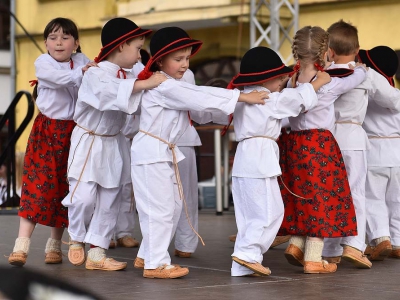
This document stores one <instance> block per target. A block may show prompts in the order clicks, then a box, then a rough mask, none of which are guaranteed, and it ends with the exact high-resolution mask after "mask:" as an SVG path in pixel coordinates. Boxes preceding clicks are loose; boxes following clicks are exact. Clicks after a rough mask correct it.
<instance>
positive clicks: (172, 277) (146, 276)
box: [143, 271, 189, 279]
mask: <svg viewBox="0 0 400 300" xmlns="http://www.w3.org/2000/svg"><path fill="white" fill-rule="evenodd" d="M187 274H189V271H187V272H185V274H183V275H176V276H170V277H157V276H151V275H145V274H143V277H144V278H151V279H175V278H180V277H183V276H186V275H187Z"/></svg>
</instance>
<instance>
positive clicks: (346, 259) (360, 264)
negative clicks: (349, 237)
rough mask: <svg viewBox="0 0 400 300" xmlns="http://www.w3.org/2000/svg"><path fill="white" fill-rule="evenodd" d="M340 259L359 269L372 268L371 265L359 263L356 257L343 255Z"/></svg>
mask: <svg viewBox="0 0 400 300" xmlns="http://www.w3.org/2000/svg"><path fill="white" fill-rule="evenodd" d="M342 258H343V259H344V260H345V261H348V262H351V263H352V264H353V265H355V266H356V267H357V268H359V269H371V267H372V264H371V265H369V264H365V263H364V262H362V261H359V260H358V259H357V258H356V257H353V256H347V255H343V256H342Z"/></svg>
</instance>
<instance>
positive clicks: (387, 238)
mask: <svg viewBox="0 0 400 300" xmlns="http://www.w3.org/2000/svg"><path fill="white" fill-rule="evenodd" d="M383 241H390V237H389V236H382V237H380V238H377V239H374V242H375V246H377V245H378V244H380V243H382V242H383Z"/></svg>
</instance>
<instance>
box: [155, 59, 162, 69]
mask: <svg viewBox="0 0 400 300" xmlns="http://www.w3.org/2000/svg"><path fill="white" fill-rule="evenodd" d="M156 64H157V66H158V67H159V68H161V67H162V60H161V59H159V60H157V61H156Z"/></svg>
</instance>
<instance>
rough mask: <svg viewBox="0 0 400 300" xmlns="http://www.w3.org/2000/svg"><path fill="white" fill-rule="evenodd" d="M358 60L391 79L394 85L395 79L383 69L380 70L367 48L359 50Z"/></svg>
mask: <svg viewBox="0 0 400 300" xmlns="http://www.w3.org/2000/svg"><path fill="white" fill-rule="evenodd" d="M357 58H358V62H360V63H363V64H365V65H366V66H367V67H369V68H372V69H374V70H375V71H376V72H378V73H379V74H381V75H382V76H383V77H385V78H386V79H387V81H389V84H390V85H391V86H394V79H393V78H392V77H388V76H387V75H386V74H385V73H384V72H383V71H382V70H380V69H379V68H378V67H377V66H376V65H375V63H374V62H373V61H371V59H370V58H369V56H368V53H367V50H364V49H360V50H359V51H358V56H357Z"/></svg>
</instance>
